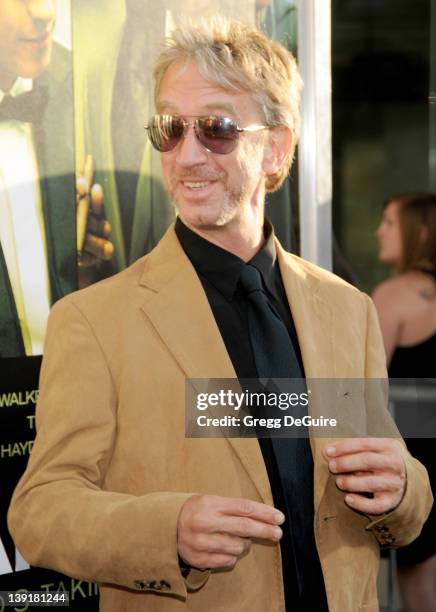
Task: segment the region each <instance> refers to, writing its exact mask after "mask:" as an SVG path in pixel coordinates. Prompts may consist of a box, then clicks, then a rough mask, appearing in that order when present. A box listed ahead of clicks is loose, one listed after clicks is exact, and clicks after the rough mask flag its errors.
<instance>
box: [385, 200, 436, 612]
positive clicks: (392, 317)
mask: <svg viewBox="0 0 436 612" xmlns="http://www.w3.org/2000/svg"><path fill="white" fill-rule="evenodd" d="M377 238H378V241H379V259H380V261H382V262H383V263H386V264H389V265H391V266H392V267H393V268H394V270H395V275H394V276H393V277H392V278H390V279H388V280H386V281H384V282H383V283H381V284H380V285H379V286H378V287H377V288H376V290H375V291H374V294H373V299H374V302H375V305H376V308H377V311H378V315H379V318H380V326H381V330H382V334H383V340H384V344H385V349H386V356H387V365H388V371H389V377H390V378H436V194H426V193H410V194H401V195H398V196H394V197H392V198H390V199H389V200H388V201H387V202H386V204H385V208H384V212H383V218H382V221H381V224H380V226H379V228H378V230H377ZM406 442H407V446H408V448H409V450H410V452H411V453H412V455H414V456H415V457H416V458H417V459H419V460H420V461H421V462H422V463H423V464H424V465H425V466H426V467H427V470H428V472H429V475H430V481H431V485H432V489H433V495H434V494H435V492H436V440H435V439H426V438H409V439H408V440H406ZM397 561H398V578H399V585H400V591H401V595H402V598H403V601H404V605H405V609H406V611H407V612H436V511H435V509H433V510H432V512H431V514H430V517H429V519H428V521H427V523H426V524H425V525H424V528H423V531H422V533H421V535H420V536H419V537H418V539H417V540H415V542H412V544H410V545H409V546H406V547H404V548H400V549H398V552H397Z"/></svg>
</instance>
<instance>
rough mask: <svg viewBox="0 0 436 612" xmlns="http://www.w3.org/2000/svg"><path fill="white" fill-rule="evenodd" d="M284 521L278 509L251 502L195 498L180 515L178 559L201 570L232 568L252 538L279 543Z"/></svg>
mask: <svg viewBox="0 0 436 612" xmlns="http://www.w3.org/2000/svg"><path fill="white" fill-rule="evenodd" d="M284 520H285V517H284V515H283V513H282V512H280V511H279V510H276V509H275V508H273V507H272V506H268V505H266V504H262V503H259V502H255V501H252V500H251V499H242V498H236V497H221V496H217V495H194V496H192V497H190V498H189V499H188V500H187V501H186V502H185V503H184V504H183V506H182V510H181V512H180V515H179V521H178V528H177V546H178V552H179V556H180V557H181V559H182V560H183V561H184V562H185V563H188V564H189V565H191V566H192V567H195V568H198V569H208V568H217V567H223V568H232V567H233V566H234V565H235V563H236V562H237V560H238V559H239V557H241V556H243V555H245V554H246V553H247V552H248V551H249V549H250V546H251V542H252V539H262V540H269V541H271V542H278V541H279V540H280V538H281V537H282V535H283V534H282V530H281V529H280V527H279V525H281V524H282V523H283V521H284Z"/></svg>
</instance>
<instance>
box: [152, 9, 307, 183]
mask: <svg viewBox="0 0 436 612" xmlns="http://www.w3.org/2000/svg"><path fill="white" fill-rule="evenodd" d="M180 61H194V62H195V63H196V65H197V67H198V70H199V71H200V73H201V75H202V76H203V77H204V78H205V79H207V80H208V81H210V82H211V83H213V84H215V85H218V86H219V87H222V88H223V89H226V90H229V91H237V92H240V91H246V92H249V93H252V94H253V95H254V97H255V99H256V101H257V103H258V104H259V107H260V109H261V111H262V113H263V115H264V121H265V123H266V125H268V126H270V127H271V128H274V127H279V126H288V127H289V128H290V129H291V130H292V135H293V138H292V146H291V150H290V152H289V154H288V155H287V157H286V160H285V163H284V164H283V166H282V168H281V169H280V170H279V171H278V172H277V173H275V174H273V175H269V176H267V178H266V181H265V187H266V190H267V191H275V190H276V189H278V188H279V187H280V186H281V185H282V183H283V181H284V180H285V178H286V176H287V174H288V172H289V168H290V167H291V164H292V159H293V156H294V152H295V146H296V144H297V141H298V136H299V131H300V111H299V105H300V95H301V89H302V86H303V82H302V80H301V77H300V74H299V72H298V68H297V64H296V61H295V58H294V56H293V55H292V53H290V51H288V50H287V49H285V47H283V46H282V45H281V44H279V43H277V42H275V41H273V40H271V39H269V38H268V37H267V36H265V35H264V34H263V33H262V32H260V31H259V30H257V29H256V28H254V27H253V26H250V25H247V24H244V23H241V22H238V21H229V20H227V19H225V18H223V17H220V16H216V17H213V18H210V19H203V20H201V21H198V22H186V23H184V24H183V25H182V26H180V27H178V28H177V29H175V30H174V31H173V32H172V33H171V36H169V37H167V38H166V39H165V41H164V46H163V50H162V51H161V53H160V55H159V56H158V58H157V61H156V64H155V68H154V79H155V98H157V96H158V93H159V88H160V84H161V81H162V79H163V77H164V75H165V73H166V71H167V70H168V68H169V67H170V66H171V65H172V64H174V63H175V62H180Z"/></svg>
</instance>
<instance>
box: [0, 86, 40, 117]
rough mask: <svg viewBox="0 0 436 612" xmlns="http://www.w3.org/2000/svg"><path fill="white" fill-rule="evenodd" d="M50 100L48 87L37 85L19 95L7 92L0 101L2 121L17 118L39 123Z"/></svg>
mask: <svg viewBox="0 0 436 612" xmlns="http://www.w3.org/2000/svg"><path fill="white" fill-rule="evenodd" d="M47 102H48V92H47V88H46V87H35V88H34V89H32V90H31V91H26V92H25V93H22V94H20V95H18V96H15V97H14V96H11V95H9V94H6V95H5V96H4V98H3V100H2V101H1V102H0V121H1V120H11V119H12V120H15V121H23V122H25V123H37V122H38V121H40V120H41V119H42V117H43V115H44V112H45V109H46V106H47Z"/></svg>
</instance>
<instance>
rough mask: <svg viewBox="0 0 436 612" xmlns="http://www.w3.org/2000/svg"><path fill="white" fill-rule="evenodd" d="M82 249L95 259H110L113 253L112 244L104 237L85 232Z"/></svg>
mask: <svg viewBox="0 0 436 612" xmlns="http://www.w3.org/2000/svg"><path fill="white" fill-rule="evenodd" d="M84 250H85V251H86V252H87V253H90V254H91V255H94V256H95V257H96V258H97V259H102V260H104V261H110V260H111V259H112V255H113V253H114V245H113V244H112V242H110V241H109V240H106V239H105V238H99V237H98V236H94V235H93V234H87V235H86V239H85V246H84Z"/></svg>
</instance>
